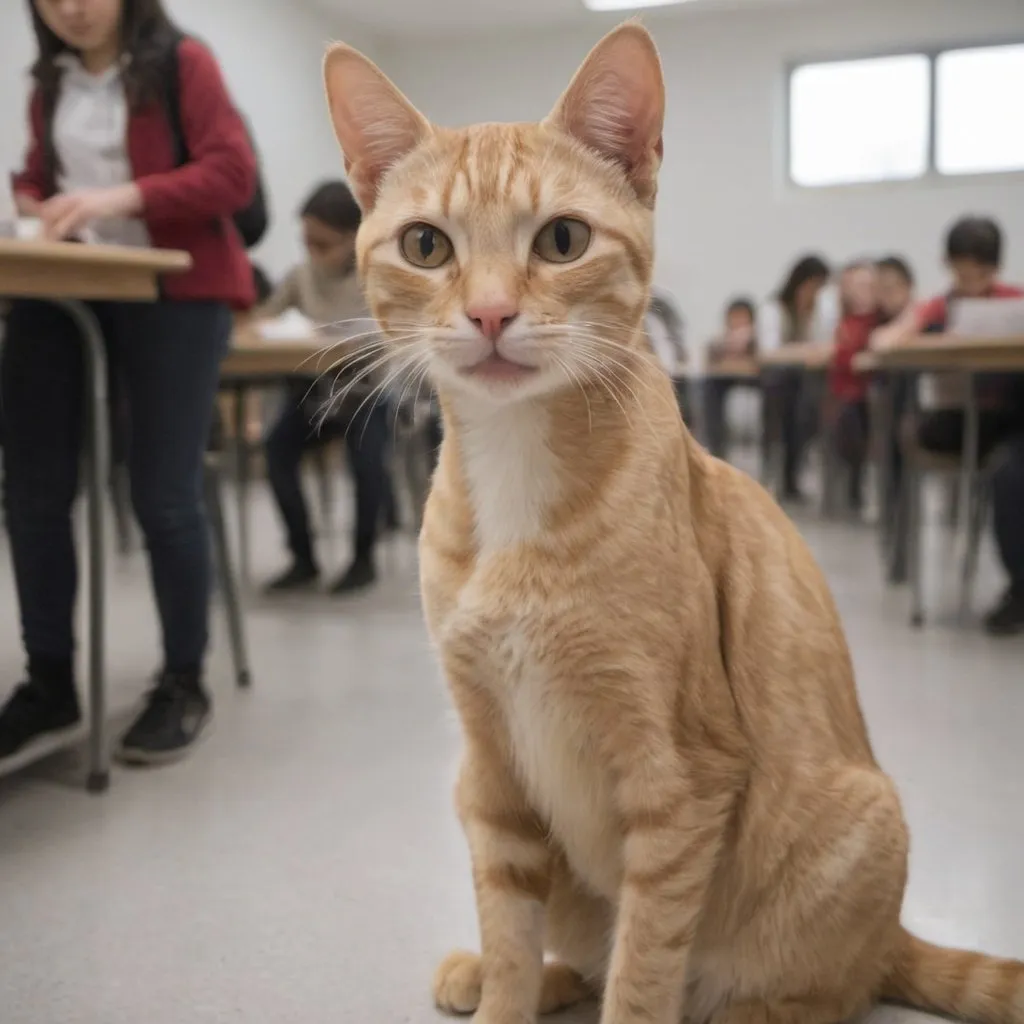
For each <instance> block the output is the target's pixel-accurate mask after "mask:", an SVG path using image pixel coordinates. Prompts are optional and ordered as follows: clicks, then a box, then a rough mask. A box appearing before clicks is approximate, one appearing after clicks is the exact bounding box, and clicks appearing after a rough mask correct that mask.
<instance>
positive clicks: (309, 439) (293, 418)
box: [257, 181, 392, 594]
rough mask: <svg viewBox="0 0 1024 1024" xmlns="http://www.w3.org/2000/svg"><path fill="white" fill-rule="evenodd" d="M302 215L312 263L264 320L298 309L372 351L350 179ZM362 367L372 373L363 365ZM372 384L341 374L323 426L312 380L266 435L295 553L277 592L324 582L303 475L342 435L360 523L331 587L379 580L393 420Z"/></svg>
mask: <svg viewBox="0 0 1024 1024" xmlns="http://www.w3.org/2000/svg"><path fill="white" fill-rule="evenodd" d="M299 215H300V218H301V220H302V233H303V238H304V241H305V245H306V253H307V255H308V259H307V260H306V262H305V263H302V264H300V265H299V266H297V267H295V268H294V269H293V270H292V271H291V272H290V273H289V274H288V276H287V277H286V278H285V279H284V281H283V282H282V283H281V285H280V286H279V287H278V288H277V290H276V291H275V292H274V293H273V295H271V297H270V298H269V299H268V300H267V301H266V302H265V303H264V304H263V305H262V306H261V307H260V308H259V309H258V310H257V313H258V315H259V316H263V317H274V316H280V315H281V314H282V313H284V312H285V311H286V310H289V309H297V310H298V311H299V312H300V313H302V314H303V315H304V316H306V317H308V318H309V319H310V320H312V321H313V322H314V323H315V324H317V325H318V326H320V327H322V328H323V329H324V330H325V331H326V332H327V333H329V334H336V335H337V336H338V337H339V339H344V338H346V337H348V338H350V339H351V345H352V346H353V347H354V348H355V349H358V348H359V347H361V346H362V345H364V344H367V343H372V341H373V335H372V334H371V333H370V331H371V328H372V321H371V319H370V314H369V310H368V308H367V305H366V301H365V299H364V298H363V293H362V289H361V288H360V285H359V280H358V278H357V275H356V232H357V231H358V230H359V224H360V220H361V214H360V211H359V206H358V204H357V203H356V201H355V199H354V198H353V196H352V193H351V192H350V191H349V188H348V186H347V185H346V184H345V183H344V182H343V181H327V182H324V183H323V184H322V185H320V186H318V187H317V188H316V189H315V190H314V191H313V192H312V194H311V195H310V196H309V198H308V199H307V200H306V201H305V203H303V205H302V208H301V210H300V211H299ZM345 355H346V356H350V355H351V352H349V351H346V352H345ZM360 365H361V366H365V365H366V360H365V359H363V360H362V361H361V363H360ZM343 373H344V372H343ZM356 376H357V377H358V374H357V375H356ZM374 383H375V381H373V382H371V381H362V382H361V383H360V384H355V385H354V386H350V385H347V384H346V381H345V377H344V375H343V376H342V377H341V379H340V380H339V381H338V390H339V391H340V392H341V393H342V394H343V395H344V396H345V400H344V401H343V402H342V403H341V405H340V407H339V408H338V409H336V410H333V411H332V413H331V415H329V416H328V417H327V418H326V419H324V418H323V413H324V410H325V408H327V407H328V406H329V405H330V403H331V397H330V396H326V397H325V396H324V395H323V394H322V393H321V392H320V391H319V390H313V391H311V390H310V388H309V384H308V381H297V382H296V384H295V387H293V388H292V389H291V391H290V393H289V396H288V401H287V402H286V403H285V406H284V408H283V410H282V412H281V414H280V416H279V417H278V419H277V422H276V423H275V424H274V425H273V427H271V429H270V432H269V434H268V435H267V441H266V459H267V476H268V477H269V480H270V486H271V490H272V491H273V494H274V498H275V500H276V502H277V506H278V511H279V512H280V515H281V519H282V521H283V523H284V527H285V532H286V534H287V539H288V546H289V548H290V549H291V555H292V564H291V566H289V568H288V569H287V570H286V571H285V572H284V573H282V574H281V575H280V576H278V577H277V578H276V579H274V580H273V581H271V583H270V584H269V589H270V590H271V591H287V590H296V589H300V588H303V587H308V586H310V585H312V584H313V583H315V582H316V581H317V579H318V578H319V576H320V568H319V565H318V563H317V560H316V556H315V554H314V550H313V537H312V531H311V528H310V522H309V511H308V508H307V505H306V499H305V496H304V495H303V492H302V485H301V480H300V467H301V464H302V458H303V455H304V454H305V453H306V451H307V450H308V449H309V448H310V447H312V446H314V445H316V444H322V443H323V442H324V441H326V440H329V439H330V438H333V437H338V436H344V438H345V445H346V450H347V454H348V464H349V468H350V470H351V473H352V477H353V481H354V484H355V498H356V517H355V536H354V544H353V556H352V561H351V563H350V564H349V566H348V568H347V569H346V571H345V572H344V574H343V575H342V576H341V578H340V579H339V580H338V582H337V583H335V585H334V587H333V588H332V589H333V592H334V593H337V594H347V593H350V592H352V591H356V590H359V589H362V588H363V587H366V586H369V585H370V584H371V583H373V581H374V579H375V578H376V570H375V566H374V560H373V553H374V548H375V547H376V542H377V533H378V526H379V522H380V519H381V515H382V512H383V511H385V510H386V507H387V505H388V503H389V502H390V501H391V500H392V496H391V493H390V487H391V484H390V480H389V479H388V475H387V468H386V454H387V447H388V439H389V428H388V420H387V413H386V411H385V409H384V406H383V405H382V404H381V403H380V402H378V401H374V400H372V399H371V400H366V401H364V399H366V398H367V397H368V395H369V392H370V389H371V388H372V387H373V386H374Z"/></svg>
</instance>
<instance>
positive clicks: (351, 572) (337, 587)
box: [331, 558, 377, 597]
mask: <svg viewBox="0 0 1024 1024" xmlns="http://www.w3.org/2000/svg"><path fill="white" fill-rule="evenodd" d="M376 581H377V570H376V568H374V564H373V560H372V559H370V558H357V559H356V560H355V561H354V562H353V563H352V564H351V565H350V566H349V567H348V569H346V570H345V573H344V575H343V576H342V577H341V579H339V580H338V582H337V583H335V584H334V586H333V587H331V593H332V594H334V595H336V596H339V597H340V596H342V595H344V594H354V593H356V592H357V591H359V590H365V589H366V588H367V587H369V586H372V585H373V584H374V583H375V582H376Z"/></svg>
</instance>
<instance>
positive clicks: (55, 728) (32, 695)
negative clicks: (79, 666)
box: [0, 679, 82, 758]
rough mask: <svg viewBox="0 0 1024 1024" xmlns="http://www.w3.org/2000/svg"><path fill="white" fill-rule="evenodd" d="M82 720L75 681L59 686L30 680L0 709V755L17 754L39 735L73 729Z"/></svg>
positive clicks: (2, 756) (3, 756)
mask: <svg viewBox="0 0 1024 1024" xmlns="http://www.w3.org/2000/svg"><path fill="white" fill-rule="evenodd" d="M81 720H82V713H81V711H80V710H79V707H78V695H77V693H76V692H75V686H74V683H69V684H68V685H59V686H58V685H54V684H51V683H48V682H43V681H41V680H38V679H30V680H29V681H28V682H25V683H22V684H21V685H20V686H19V687H18V688H17V689H16V690H15V691H14V693H12V694H11V696H10V697H9V698H8V700H7V703H6V704H5V705H4V706H3V708H2V709H0V758H5V757H10V756H11V755H12V754H16V753H17V752H18V751H19V750H21V749H22V748H23V747H25V746H27V745H28V744H29V743H31V742H32V741H33V740H34V739H37V738H38V737H40V736H44V735H47V734H48V733H54V732H63V731H64V730H65V729H71V728H74V727H75V726H76V725H78V723H79V722H80V721H81Z"/></svg>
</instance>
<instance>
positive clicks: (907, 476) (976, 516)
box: [894, 420, 991, 628]
mask: <svg viewBox="0 0 1024 1024" xmlns="http://www.w3.org/2000/svg"><path fill="white" fill-rule="evenodd" d="M908 424H909V427H908V428H906V429H904V431H903V437H902V452H903V460H904V468H903V476H902V481H901V484H900V491H899V496H898V498H897V506H896V521H897V524H903V528H904V529H905V530H906V534H905V538H904V539H905V543H906V552H907V571H908V576H909V579H910V593H911V612H910V624H911V625H912V626H913V627H914V628H920V627H921V626H923V625H924V566H923V560H922V556H921V548H922V544H923V540H924V529H923V526H924V514H923V503H924V496H923V491H924V482H925V479H926V478H927V476H928V475H937V474H942V475H944V476H945V477H947V478H950V479H954V480H955V479H956V477H957V475H958V474H959V473H960V468H961V467H960V459H959V458H958V457H957V456H955V455H938V454H935V453H934V452H929V451H927V450H926V449H923V448H921V446H920V445H919V444H918V443H917V437H916V432H915V431H914V430H913V421H912V420H909V421H908ZM990 507H991V472H990V469H989V467H988V466H983V467H982V468H981V470H980V471H979V473H978V482H977V485H976V486H975V488H974V493H973V494H972V495H970V503H969V509H970V511H969V518H968V524H967V535H966V544H965V549H964V551H963V553H962V560H961V572H960V603H959V608H960V611H961V615H964V614H966V612H967V610H968V609H969V608H970V599H971V592H972V589H973V585H974V577H975V575H976V573H977V568H978V552H979V550H980V548H981V538H982V534H983V533H984V529H985V523H986V522H987V520H988V515H989V509H990ZM899 543H900V539H899V538H897V539H896V540H895V541H894V544H895V545H898V544H899ZM894 557H897V558H898V555H896V556H894Z"/></svg>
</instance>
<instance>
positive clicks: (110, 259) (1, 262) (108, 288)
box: [0, 238, 192, 792]
mask: <svg viewBox="0 0 1024 1024" xmlns="http://www.w3.org/2000/svg"><path fill="white" fill-rule="evenodd" d="M191 265H192V258H191V257H190V256H189V255H188V253H184V252H171V251H166V250H158V249H133V248H128V247H126V246H112V245H79V244H77V243H73V242H43V241H31V242H29V241H20V240H17V239H9V238H0V295H2V296H3V297H4V298H9V299H46V300H48V301H50V302H53V303H54V304H55V305H57V306H60V307H61V308H62V309H64V310H65V311H66V312H67V314H68V315H69V316H70V317H71V319H72V320H73V321H74V323H75V326H76V327H77V329H78V333H79V335H80V336H81V339H82V345H83V346H84V348H85V365H86V374H85V377H86V396H85V401H86V404H85V408H86V409H87V410H88V413H87V415H88V418H89V422H88V429H87V430H86V432H85V450H86V457H87V462H88V466H89V472H88V478H87V484H86V488H87V493H88V504H89V526H88V537H89V642H88V647H89V774H88V788H89V790H90V791H91V792H102V791H103V790H105V789H106V788H107V786H108V784H109V780H110V768H109V752H108V750H107V742H106V671H105V667H106V666H105V662H106V622H105V611H106V609H105V598H106V593H105V587H104V583H105V580H104V569H105V558H104V530H103V527H104V524H103V493H104V489H105V488H106V486H107V479H108V476H109V473H108V468H107V467H108V463H109V441H108V438H107V424H108V419H107V417H108V401H107V357H106V347H105V344H104V340H103V333H102V331H101V330H100V326H99V323H98V322H97V320H96V316H95V314H94V313H93V311H92V309H91V308H90V307H89V306H88V305H86V301H87V300H115V301H116V300H122V301H128V300H131V301H140V300H141V301H153V300H155V299H156V298H157V297H158V296H159V282H158V278H159V275H160V274H162V273H173V272H176V271H182V270H187V269H188V268H189V267H190V266H191ZM72 739H73V741H74V742H77V739H78V737H77V736H75V737H73V738H72ZM55 749H57V747H55V745H54V743H53V742H49V743H47V742H46V741H45V740H41V741H40V742H39V743H38V744H35V743H33V744H30V745H29V747H27V748H26V749H25V750H22V751H20V752H19V753H18V754H16V755H14V757H12V758H9V759H8V760H7V761H6V762H4V763H3V765H2V766H0V773H2V772H8V771H13V770H16V769H18V768H21V767H23V766H24V765H26V764H28V763H30V762H31V761H33V760H36V759H38V758H39V757H43V756H46V755H47V754H50V753H53V752H54V750H55Z"/></svg>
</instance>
